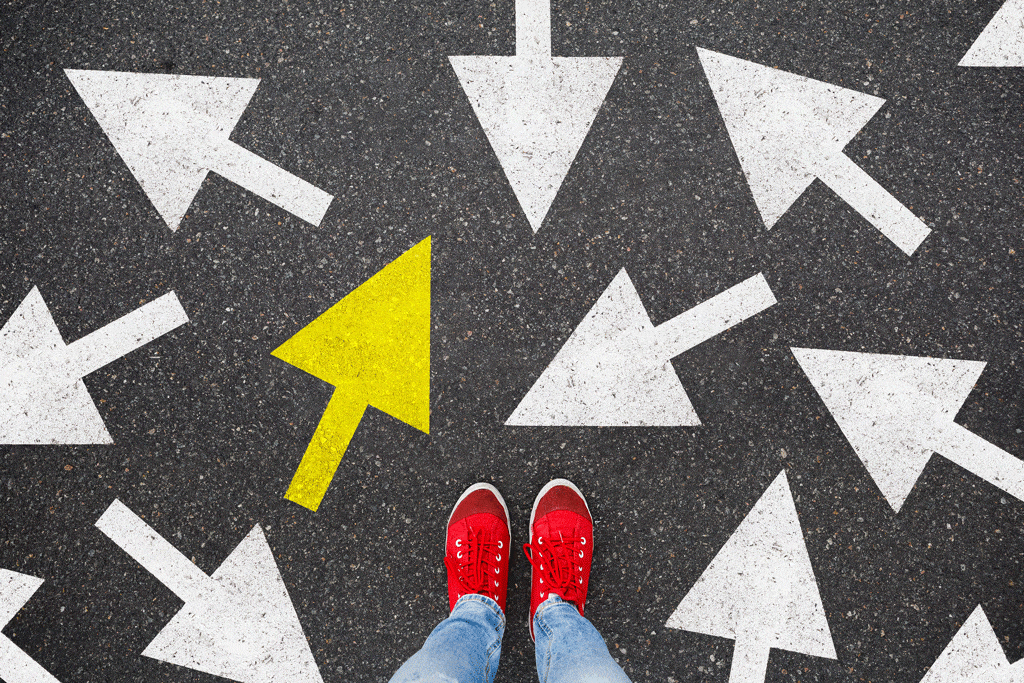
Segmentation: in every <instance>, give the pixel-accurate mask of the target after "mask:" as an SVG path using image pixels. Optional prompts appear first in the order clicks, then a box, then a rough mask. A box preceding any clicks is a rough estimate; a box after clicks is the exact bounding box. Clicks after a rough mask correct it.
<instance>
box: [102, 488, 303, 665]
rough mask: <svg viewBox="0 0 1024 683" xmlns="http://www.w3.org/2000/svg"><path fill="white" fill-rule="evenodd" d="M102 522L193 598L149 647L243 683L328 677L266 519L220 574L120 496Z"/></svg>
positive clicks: (167, 658) (155, 654)
mask: <svg viewBox="0 0 1024 683" xmlns="http://www.w3.org/2000/svg"><path fill="white" fill-rule="evenodd" d="M96 526H97V528H99V530H100V531H102V532H103V533H105V534H106V535H107V536H109V537H110V540H112V541H114V543H116V544H117V545H119V546H120V547H121V549H122V550H124V551H125V552H126V553H128V554H129V555H131V557H132V558H133V559H134V560H135V561H136V562H138V563H139V564H141V565H142V566H143V567H145V568H146V570H148V571H149V572H150V573H151V574H153V575H154V576H156V577H157V578H158V579H159V580H160V582H161V583H163V584H164V585H166V586H167V587H168V588H169V589H170V590H171V591H172V592H173V593H174V594H175V595H177V596H178V597H179V598H181V599H182V600H183V601H184V602H185V605H184V606H183V607H182V608H181V611H179V612H178V613H177V614H176V615H175V616H174V618H173V619H171V621H170V622H169V623H168V624H167V625H166V626H164V628H163V630H162V631H160V633H158V634H157V636H156V638H154V639H153V642H151V643H150V644H149V646H148V647H147V648H146V649H145V650H144V651H143V653H142V654H143V655H145V656H146V657H152V658H154V659H159V660H160V661H164V662H169V663H171V664H177V665H179V666H184V667H188V668H190V669H195V670H197V671H202V672H205V673H208V674H212V675H214V676H221V677H223V678H229V679H231V680H233V681H241V682H242V683H323V678H321V676H320V672H319V670H318V669H317V667H316V662H315V661H314V660H313V653H312V652H311V651H310V649H309V643H307V642H306V637H305V635H304V634H303V632H302V626H301V625H300V624H299V617H298V615H297V614H296V613H295V607H294V605H292V601H291V598H290V597H289V596H288V589H287V588H285V585H284V580H283V579H282V578H281V573H280V571H279V570H278V568H277V564H276V563H275V562H274V555H273V552H272V551H271V550H270V546H269V545H268V544H267V540H266V537H265V536H264V535H263V531H262V530H261V529H260V527H259V526H258V525H257V526H255V527H253V529H252V531H250V532H249V535H248V536H246V537H245V539H243V540H242V542H241V543H239V544H238V547H236V548H235V549H234V550H233V551H232V552H231V554H230V555H228V558H227V559H226V560H224V563H223V564H221V566H220V567H218V568H217V571H215V572H214V573H213V575H212V576H207V575H206V574H205V573H203V572H202V570H200V569H199V568H198V567H196V566H195V565H194V564H192V562H190V561H189V560H188V558H186V557H185V556H184V555H182V554H181V553H180V552H178V551H177V550H176V549H175V548H174V546H172V545H171V544H170V543H168V542H167V541H165V540H164V539H163V537H161V536H160V535H159V534H158V533H156V531H154V530H153V529H152V528H151V527H150V526H149V525H147V524H146V523H145V522H143V521H142V520H141V519H140V518H139V517H138V516H137V515H136V514H135V513H134V512H132V511H131V510H129V509H128V508H127V507H126V506H125V505H124V504H123V503H121V501H119V500H115V501H114V502H113V503H111V505H110V507H109V508H107V511H106V512H104V513H103V516H102V517H100V518H99V520H98V521H97V522H96Z"/></svg>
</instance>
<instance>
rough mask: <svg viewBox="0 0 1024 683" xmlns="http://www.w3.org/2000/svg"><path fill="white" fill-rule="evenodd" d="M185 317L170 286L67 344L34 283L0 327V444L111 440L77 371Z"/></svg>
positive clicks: (145, 340)
mask: <svg viewBox="0 0 1024 683" xmlns="http://www.w3.org/2000/svg"><path fill="white" fill-rule="evenodd" d="M187 322H188V316H187V315H186V314H185V311H184V309H183V308H182V307H181V303H180V302H179V301H178V297H177V296H176V295H175V294H174V292H168V293H167V294H164V295H163V296H161V297H159V298H157V299H154V300H153V301H150V302H149V303H147V304H145V305H144V306H141V307H140V308H137V309H135V310H134V311H132V312H131V313H129V314H127V315H125V316H123V317H122V318H119V319H117V320H115V321H114V322H112V323H110V324H108V325H105V326H104V327H101V328H100V329H98V330H96V331H95V332H92V333H90V334H88V335H86V336H84V337H82V338H81V339H79V340H78V341H76V342H73V343H71V344H67V345H65V344H64V340H63V339H62V337H61V334H60V330H58V329H57V324H56V323H55V322H54V320H53V316H52V315H51V314H50V310H49V308H47V306H46V302H45V301H43V297H42V295H41V294H40V293H39V288H38V287H33V288H32V291H31V292H29V294H28V296H26V297H25V299H24V301H22V302H21V304H20V305H19V306H18V309H17V310H16V311H15V312H14V315H12V316H11V317H10V319H9V320H8V321H7V323H6V324H4V327H3V329H0V359H3V361H2V362H3V363H5V365H4V366H3V367H2V368H0V443H3V444H111V443H113V442H114V440H113V439H112V438H111V436H110V433H109V432H108V431H107V428H106V425H104V424H103V418H102V417H100V413H99V410H98V409H97V407H96V404H95V403H94V402H93V400H92V397H90V396H89V390H88V389H86V386H85V383H84V382H83V381H82V378H83V377H85V376H86V375H89V374H90V373H93V372H95V371H96V370H98V369H100V368H102V367H103V366H105V365H107V364H108V363H112V362H113V361H115V360H117V359H118V358H121V357H122V356H125V355H127V354H129V353H131V352H132V351H134V350H136V349H138V348H140V347H142V346H145V345H146V344H148V343H149V342H151V341H153V340H154V339H157V338H158V337H160V336H162V335H164V334H167V333H168V332H170V331H171V330H173V329H175V328H177V327H179V326H180V325H184V324H185V323H187Z"/></svg>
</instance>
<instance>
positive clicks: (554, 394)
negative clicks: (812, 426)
mask: <svg viewBox="0 0 1024 683" xmlns="http://www.w3.org/2000/svg"><path fill="white" fill-rule="evenodd" d="M775 303H776V300H775V295H774V294H772V290H771V288H770V287H769V286H768V283H767V281H766V280H765V279H764V276H762V275H761V274H758V275H755V276H754V277H751V278H748V279H747V280H744V281H743V282H741V283H740V284H738V285H734V286H732V287H730V288H729V289H727V290H725V291H724V292H721V293H719V294H716V295H715V296H713V297H712V298H711V299H708V300H707V301H705V302H703V303H701V304H699V305H697V306H695V307H693V308H692V309H690V310H688V311H686V312H685V313H682V314H680V315H678V316H676V317H674V318H672V319H671V320H668V321H667V322H664V323H662V324H661V325H658V326H657V327H655V326H654V325H653V323H651V319H650V318H649V317H648V315H647V311H646V310H645V309H644V305H643V303H642V302H641V301H640V297H639V295H637V292H636V289H635V288H634V287H633V282H632V281H631V280H630V279H629V275H628V274H626V271H625V269H623V270H621V271H619V274H618V275H616V276H615V279H614V280H613V281H612V283H611V284H610V285H608V288H607V289H606V290H605V291H604V294H602V295H601V298H600V299H598V301H597V303H595V304H594V306H593V308H591V309H590V312H588V313H587V315H586V317H585V318H584V319H583V322H581V323H580V324H579V326H577V328H576V329H575V330H574V331H573V333H572V334H571V335H570V336H569V339H568V340H567V341H566V342H565V345H564V346H563V347H562V348H561V349H560V350H559V351H558V353H557V354H556V355H555V358H554V360H552V361H551V364H550V365H548V367H547V368H545V369H544V372H543V373H542V374H541V376H540V378H539V379H538V380H537V381H536V383H534V385H533V386H532V387H531V388H530V391H529V392H527V394H526V396H524V397H523V400H522V401H521V402H520V403H519V405H518V406H517V407H516V409H515V411H514V412H513V413H512V415H511V417H509V419H508V421H507V422H506V423H505V424H508V425H523V426H557V425H572V426H594V427H598V426H609V427H611V426H618V427H635V426H695V425H699V424H700V418H698V417H697V413H696V411H694V409H693V404H692V403H690V398H689V397H688V396H687V395H686V391H685V390H684V389H683V385H682V383H681V382H680V381H679V376H678V375H676V372H675V369H674V368H673V367H672V363H671V362H670V361H671V359H672V358H675V357H676V356H678V355H680V354H681V353H683V352H685V351H688V350H689V349H691V348H693V347H695V346H697V345H698V344H701V343H703V342H705V341H707V340H708V339H711V338H712V337H714V336H716V335H718V334H721V333H722V332H724V331H725V330H728V329H729V328H730V327H733V326H734V325H737V324H739V323H741V322H743V321H744V320H746V319H747V318H750V317H752V316H754V315H756V314H758V313H760V312H761V311H763V310H765V309H766V308H769V307H770V306H773V305H774V304H775Z"/></svg>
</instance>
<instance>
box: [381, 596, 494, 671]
mask: <svg viewBox="0 0 1024 683" xmlns="http://www.w3.org/2000/svg"><path fill="white" fill-rule="evenodd" d="M504 633H505V615H504V614H502V612H501V608H500V607H498V603H496V602H494V600H491V599H490V598H488V597H486V596H483V595H463V596H462V597H461V598H459V601H458V602H456V603H455V609H453V610H452V613H451V616H449V617H448V618H447V619H445V620H444V621H442V622H441V623H440V624H438V625H437V628H435V629H434V630H433V631H432V632H431V634H430V635H429V636H427V641H426V642H425V643H423V647H422V648H420V650H419V652H417V653H416V654H414V655H413V656H412V657H410V658H409V660H408V661H406V663H405V664H403V665H402V668H400V669H399V670H398V672H397V673H395V675H394V676H392V677H391V683H494V674H495V673H497V671H498V659H499V658H500V657H501V636H502V635H503V634H504Z"/></svg>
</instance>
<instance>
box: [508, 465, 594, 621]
mask: <svg viewBox="0 0 1024 683" xmlns="http://www.w3.org/2000/svg"><path fill="white" fill-rule="evenodd" d="M523 552H524V553H526V558H527V559H528V560H529V561H530V564H531V565H533V571H532V576H531V579H530V637H531V638H534V636H533V615H534V614H536V612H537V608H538V607H539V606H540V603H542V602H544V600H546V599H547V598H548V596H549V595H551V594H552V593H554V594H555V595H558V596H559V597H560V598H562V599H563V600H565V601H567V602H572V603H575V604H576V609H578V610H579V611H580V614H581V615H582V614H583V605H584V603H585V602H586V601H587V586H588V584H589V583H590V562H591V560H592V559H593V558H594V520H593V518H592V517H591V516H590V508H588V507H587V501H586V500H585V499H584V498H583V494H582V493H580V490H579V489H578V488H576V486H574V485H573V483H572V482H571V481H569V480H568V479H555V480H552V481H550V482H548V483H547V485H546V486H545V487H544V488H542V489H541V490H540V493H538V494H537V500H535V501H534V502H533V512H532V513H531V514H530V542H529V543H524V544H523ZM534 640H536V638H534Z"/></svg>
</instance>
